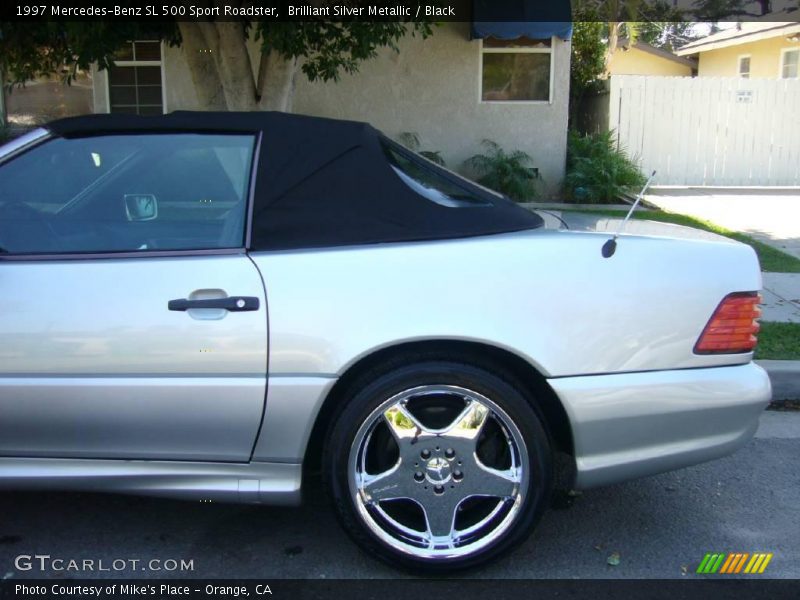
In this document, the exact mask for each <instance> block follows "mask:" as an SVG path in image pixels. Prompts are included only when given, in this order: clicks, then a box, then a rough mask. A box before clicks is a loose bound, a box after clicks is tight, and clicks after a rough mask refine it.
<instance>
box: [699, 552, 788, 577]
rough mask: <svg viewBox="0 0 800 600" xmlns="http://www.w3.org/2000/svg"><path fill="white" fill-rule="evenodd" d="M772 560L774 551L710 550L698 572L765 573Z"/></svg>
mask: <svg viewBox="0 0 800 600" xmlns="http://www.w3.org/2000/svg"><path fill="white" fill-rule="evenodd" d="M771 560H772V552H754V553H752V554H749V553H747V552H730V553H728V554H726V553H724V552H708V553H706V555H705V556H704V557H703V560H702V561H700V565H699V566H698V567H697V571H696V572H697V573H701V574H704V575H713V574H715V573H719V574H720V575H722V574H725V575H732V574H733V575H735V574H736V573H746V574H748V575H756V574H761V573H763V572H764V571H765V570H766V568H767V565H768V564H769V561H771Z"/></svg>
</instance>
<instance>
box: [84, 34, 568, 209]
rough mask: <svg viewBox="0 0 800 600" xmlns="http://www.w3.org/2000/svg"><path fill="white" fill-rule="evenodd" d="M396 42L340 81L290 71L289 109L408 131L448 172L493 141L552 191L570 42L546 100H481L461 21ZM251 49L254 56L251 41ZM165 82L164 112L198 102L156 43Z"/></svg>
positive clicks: (98, 80)
mask: <svg viewBox="0 0 800 600" xmlns="http://www.w3.org/2000/svg"><path fill="white" fill-rule="evenodd" d="M399 45H400V53H399V54H398V53H395V52H393V51H391V50H388V49H387V50H383V51H381V52H380V54H379V56H378V57H377V58H375V59H374V60H370V61H367V62H364V63H363V64H362V65H361V67H360V69H359V72H358V73H356V74H353V75H348V74H343V75H342V76H341V78H340V80H339V81H338V82H327V83H324V82H316V83H311V82H309V81H308V80H307V78H306V77H305V75H302V74H298V78H297V83H296V89H295V95H294V107H293V109H294V112H297V113H301V114H309V115H316V116H324V117H334V118H340V119H353V120H359V121H368V122H370V123H372V124H373V125H375V126H376V127H378V128H379V129H381V130H382V131H384V132H385V133H386V134H387V135H389V136H390V137H396V136H397V135H398V134H400V133H402V132H415V133H416V134H417V135H418V136H419V138H420V141H421V144H422V148H423V149H426V150H437V151H440V152H441V153H442V156H443V158H444V159H445V160H446V161H447V165H448V166H449V167H450V168H452V169H454V170H459V169H460V168H461V164H462V162H463V161H464V160H465V159H467V158H468V157H470V156H472V155H473V154H476V153H477V152H479V151H480V150H481V147H480V143H481V140H483V139H491V140H493V141H495V142H497V143H499V144H500V145H501V146H502V147H503V148H505V149H508V150H516V149H519V150H524V151H525V152H527V153H528V154H530V155H531V156H532V157H533V166H535V167H536V168H538V171H539V174H540V181H539V184H540V185H539V193H540V195H541V196H542V197H544V198H552V197H554V196H555V195H556V194H557V192H558V189H559V186H560V184H561V180H562V179H563V177H564V168H565V161H566V148H567V118H568V109H569V60H570V43H569V42H568V41H564V40H561V39H558V38H554V39H553V58H552V63H551V65H552V91H551V97H550V101H549V102H505V103H503V102H481V99H480V82H481V42H480V41H479V40H470V39H469V24H468V23H448V24H445V25H442V26H441V27H438V28H437V29H436V31H435V33H434V35H433V36H431V37H429V38H428V39H427V40H422V39H421V38H420V37H411V36H408V37H406V38H404V39H403V40H401V42H400V44H399ZM251 53H252V54H253V57H254V59H255V56H256V53H257V47H256V46H255V45H252V46H251ZM254 64H257V60H254ZM94 77H95V96H94V98H95V107H94V108H95V112H107V110H108V98H107V93H108V92H107V89H108V88H107V81H106V76H105V73H104V72H95V73H94ZM163 79H164V85H165V92H164V99H165V110H166V111H172V110H178V109H185V110H191V109H196V108H197V107H198V106H197V96H196V94H195V92H194V88H193V84H192V81H191V76H190V74H189V70H188V67H187V65H186V61H185V59H184V57H183V55H182V51H181V50H180V49H177V48H170V47H167V46H165V47H164V49H163Z"/></svg>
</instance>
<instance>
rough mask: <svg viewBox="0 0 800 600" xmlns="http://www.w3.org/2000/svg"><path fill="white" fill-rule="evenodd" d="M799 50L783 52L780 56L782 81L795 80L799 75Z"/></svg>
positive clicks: (793, 49)
mask: <svg viewBox="0 0 800 600" xmlns="http://www.w3.org/2000/svg"><path fill="white" fill-rule="evenodd" d="M799 63H800V48H792V49H790V50H784V51H783V53H782V54H781V77H782V78H783V79H797V78H798V77H799V76H800V75H798V73H800V70H799V69H798V64H799Z"/></svg>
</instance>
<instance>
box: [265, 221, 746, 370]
mask: <svg viewBox="0 0 800 600" xmlns="http://www.w3.org/2000/svg"><path fill="white" fill-rule="evenodd" d="M607 239H608V236H607V235H604V234H591V233H579V232H563V231H546V230H537V231H532V232H523V233H516V234H504V235H497V236H487V237H479V238H471V239H464V240H452V241H440V242H432V243H431V242H427V243H411V244H386V245H375V246H361V247H351V248H336V249H319V250H304V251H291V252H264V253H254V254H253V255H252V258H253V260H254V261H255V263H256V265H257V266H258V268H259V269H260V271H261V273H262V276H263V278H264V281H265V284H266V288H267V299H268V304H269V318H270V375H271V376H274V375H298V374H302V375H321V376H328V377H335V376H337V375H340V374H341V373H343V372H344V371H345V370H346V369H347V368H348V366H350V365H352V364H353V363H354V362H356V361H357V360H359V359H360V358H362V357H363V356H365V355H367V354H369V353H371V352H374V351H375V350H378V349H381V348H384V347H387V346H392V345H395V344H399V343H403V342H409V341H419V340H426V339H455V340H469V341H476V342H483V343H487V344H491V345H493V346H497V347H501V348H505V349H508V350H510V351H512V352H514V353H515V354H518V355H520V356H521V357H522V358H524V359H526V360H527V361H529V362H530V363H531V364H532V365H533V366H535V367H536V368H537V369H538V370H539V371H540V372H541V373H542V374H543V375H544V376H546V377H564V376H572V375H587V374H600V373H615V372H631V371H650V370H662V369H679V368H692V367H706V366H717V365H726V364H740V363H746V362H748V361H749V360H750V359H751V358H752V355H751V354H740V355H718V356H700V355H695V354H694V353H693V352H692V349H693V347H694V344H695V342H696V341H697V338H698V336H699V335H700V333H701V332H702V330H703V327H704V326H705V325H706V323H707V321H708V319H709V318H710V316H711V314H712V313H713V311H714V309H715V308H716V306H717V305H718V304H719V302H720V301H721V300H722V298H723V297H724V296H725V295H727V294H729V293H731V292H737V291H756V290H760V289H761V274H760V270H759V266H758V261H757V258H756V256H755V253H754V252H753V250H752V249H751V248H750V247H749V246H745V245H743V244H739V243H736V242H731V243H724V242H709V241H695V240H685V239H682V240H677V239H668V238H657V237H637V236H623V237H621V238H620V240H619V244H618V249H617V252H616V254H615V255H614V256H613V257H611V258H609V259H606V258H603V257H602V256H601V253H600V248H601V246H602V245H603V243H604V242H605V241H606V240H607Z"/></svg>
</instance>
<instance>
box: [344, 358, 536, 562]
mask: <svg viewBox="0 0 800 600" xmlns="http://www.w3.org/2000/svg"><path fill="white" fill-rule="evenodd" d="M350 413H354V414H355V413H358V415H359V416H358V417H357V418H355V419H353V415H351V414H350ZM331 441H332V442H333V443H332V444H331V445H330V449H331V450H332V452H331V453H330V454H329V458H331V459H333V462H334V464H335V466H333V467H332V468H333V469H335V471H336V473H335V476H334V477H333V478H332V480H331V481H332V483H333V484H334V485H333V486H332V488H333V489H332V492H333V495H334V498H335V500H336V504H337V507H339V509H340V516H342V517H343V520H344V522H345V525H346V526H347V527H348V529H350V530H351V533H353V534H355V537H356V539H357V540H358V541H360V542H362V543H364V542H365V541H367V542H368V544H369V545H370V546H377V548H379V552H378V553H379V554H380V555H382V556H383V557H384V558H388V557H392V558H394V559H395V560H396V559H398V558H399V559H400V560H401V561H402V562H403V563H405V564H409V563H410V564H413V565H421V566H458V565H462V564H463V565H466V564H468V563H469V564H474V563H475V562H479V561H481V560H484V559H485V558H488V557H489V556H490V555H493V554H494V553H496V552H498V551H499V550H501V549H504V548H505V547H507V546H509V545H510V544H512V543H516V542H517V541H519V540H520V539H524V536H525V535H527V533H528V531H529V530H530V526H528V527H527V528H526V530H525V531H524V532H523V535H522V536H520V526H521V525H524V524H526V523H530V525H532V523H533V521H534V520H535V518H536V517H537V516H538V514H539V513H540V512H541V511H540V508H541V504H542V498H543V497H544V496H545V495H546V493H547V491H548V490H549V468H550V467H549V445H548V442H547V436H546V434H545V433H544V431H543V430H542V428H541V425H540V423H539V420H538V418H537V417H536V414H535V411H534V410H532V408H531V406H530V404H529V402H528V401H527V400H526V399H525V398H523V397H522V395H521V394H520V392H519V391H517V390H516V389H515V388H514V387H512V386H511V385H509V384H508V383H506V382H505V381H503V380H501V379H499V378H497V377H495V376H493V375H490V374H489V373H486V372H484V371H481V370H479V369H475V368H472V367H467V366H465V365H453V364H448V363H427V364H424V365H419V366H417V367H411V368H408V367H407V368H404V369H400V370H399V371H395V372H392V373H389V374H387V375H386V376H384V377H381V378H379V380H378V381H376V382H374V383H373V384H372V385H369V386H367V387H366V388H365V389H364V390H361V393H358V394H356V395H355V396H354V397H353V399H352V401H351V403H349V404H348V405H347V406H346V407H345V410H344V411H343V413H342V416H340V418H339V419H338V420H337V422H336V424H335V425H334V428H333V431H332V435H331ZM348 442H349V443H348ZM343 463H344V464H343ZM342 479H344V481H343V480H342ZM351 525H352V526H353V527H351ZM356 527H357V528H356ZM354 528H355V529H356V530H355V531H353V529H354ZM363 533H366V534H367V535H366V536H365V535H363Z"/></svg>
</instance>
